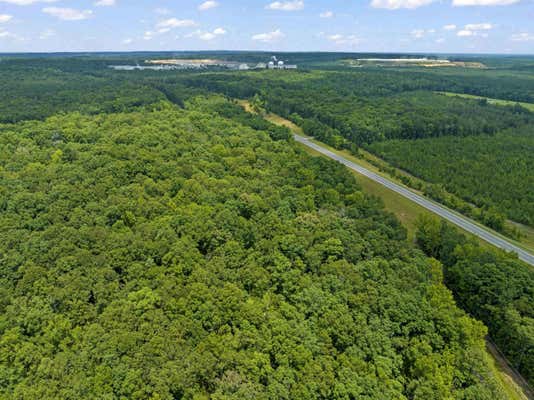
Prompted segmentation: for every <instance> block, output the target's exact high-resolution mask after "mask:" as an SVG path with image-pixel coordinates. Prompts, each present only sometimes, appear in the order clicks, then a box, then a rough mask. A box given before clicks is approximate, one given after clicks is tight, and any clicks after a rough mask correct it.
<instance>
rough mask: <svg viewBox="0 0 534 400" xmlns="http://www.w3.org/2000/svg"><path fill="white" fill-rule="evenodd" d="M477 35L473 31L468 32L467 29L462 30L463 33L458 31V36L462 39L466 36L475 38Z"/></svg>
mask: <svg viewBox="0 0 534 400" xmlns="http://www.w3.org/2000/svg"><path fill="white" fill-rule="evenodd" d="M474 34H475V33H474V32H473V31H468V30H467V29H462V30H461V31H458V33H457V34H456V35H458V36H460V37H466V36H473V35H474Z"/></svg>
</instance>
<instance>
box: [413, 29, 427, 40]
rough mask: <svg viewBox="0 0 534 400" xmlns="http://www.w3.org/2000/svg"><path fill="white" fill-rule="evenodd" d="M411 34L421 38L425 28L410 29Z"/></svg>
mask: <svg viewBox="0 0 534 400" xmlns="http://www.w3.org/2000/svg"><path fill="white" fill-rule="evenodd" d="M412 36H413V37H414V38H416V39H421V38H422V37H423V36H425V30H424V29H414V30H413V31H412Z"/></svg>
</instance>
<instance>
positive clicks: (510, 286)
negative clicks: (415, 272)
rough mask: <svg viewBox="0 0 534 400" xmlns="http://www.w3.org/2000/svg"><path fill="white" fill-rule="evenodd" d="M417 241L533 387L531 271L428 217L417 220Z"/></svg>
mask: <svg viewBox="0 0 534 400" xmlns="http://www.w3.org/2000/svg"><path fill="white" fill-rule="evenodd" d="M417 242H418V243H419V245H420V246H421V248H422V249H423V250H424V251H425V253H426V254H428V255H429V256H431V257H435V258H437V259H438V260H440V261H441V262H442V263H443V265H444V276H445V282H446V284H447V287H449V288H450V289H451V290H452V292H453V293H454V296H455V298H456V299H457V300H458V303H459V304H460V305H461V307H462V308H463V309H464V310H466V311H468V312H469V313H470V314H471V315H472V316H474V317H475V318H477V319H479V320H481V321H483V322H484V323H485V324H486V325H487V326H488V328H489V333H490V335H491V338H492V339H493V340H494V341H495V343H496V344H497V345H498V346H499V348H500V349H501V351H502V352H503V353H504V354H505V355H506V357H507V358H508V360H509V361H510V362H511V363H512V365H513V366H514V367H515V368H517V369H518V370H519V371H520V372H521V374H522V375H523V376H524V377H525V378H526V379H527V380H528V381H529V382H530V384H533V383H534V270H533V269H532V268H531V267H530V266H529V265H527V264H525V263H523V262H521V261H519V260H518V259H517V258H516V257H515V256H511V255H508V254H505V253H503V252H500V251H496V250H495V251H491V250H488V249H487V248H482V247H481V246H480V245H478V244H477V243H476V242H474V241H469V240H467V239H466V237H465V236H464V235H462V234H460V233H459V232H458V231H457V230H456V229H455V228H452V227H451V226H449V225H448V224H446V223H445V222H439V221H438V220H434V219H430V218H422V219H421V220H420V221H419V228H418V232H417Z"/></svg>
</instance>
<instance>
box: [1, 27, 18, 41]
mask: <svg viewBox="0 0 534 400" xmlns="http://www.w3.org/2000/svg"><path fill="white" fill-rule="evenodd" d="M0 39H16V40H24V38H22V37H20V36H18V35H16V34H14V33H11V32H9V31H5V30H3V29H2V28H0Z"/></svg>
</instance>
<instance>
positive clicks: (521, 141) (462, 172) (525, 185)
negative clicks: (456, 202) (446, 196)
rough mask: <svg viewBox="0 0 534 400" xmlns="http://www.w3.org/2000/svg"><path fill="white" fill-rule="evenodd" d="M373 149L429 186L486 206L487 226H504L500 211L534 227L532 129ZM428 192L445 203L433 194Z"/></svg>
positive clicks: (377, 145) (392, 143)
mask: <svg viewBox="0 0 534 400" xmlns="http://www.w3.org/2000/svg"><path fill="white" fill-rule="evenodd" d="M370 149H371V150H372V151H373V152H375V153H377V154H379V155H380V156H381V157H383V158H384V159H386V160H387V161H389V162H390V163H392V164H393V165H395V166H397V167H399V168H402V169H404V170H406V171H408V172H410V173H411V174H413V175H416V176H418V177H420V178H422V179H424V180H426V181H428V182H433V183H441V184H443V186H444V187H445V189H446V190H447V191H449V192H453V193H456V194H458V195H459V196H460V197H462V198H463V199H465V200H466V201H468V202H470V203H473V204H475V205H477V206H479V207H482V208H483V209H485V210H486V211H485V214H486V215H484V216H482V217H483V218H482V219H483V220H484V222H485V223H486V224H487V225H488V226H491V227H493V228H497V229H498V228H499V227H500V226H502V217H499V216H498V213H499V212H500V213H504V214H506V215H507V217H508V218H510V219H512V220H514V221H518V222H522V223H524V224H527V225H530V226H534V173H533V171H534V131H533V129H532V128H531V127H525V128H522V129H519V130H516V131H515V132H513V133H511V132H510V133H503V134H499V135H495V136H482V137H476V138H475V137H468V138H455V137H446V138H439V139H426V140H417V141H387V142H382V143H375V144H373V145H372V146H371V147H370ZM428 194H429V195H431V197H433V198H436V199H438V200H442V198H440V195H439V193H436V192H435V190H434V192H429V193H428ZM492 210H493V211H492ZM495 211H497V213H496V212H495ZM475 217H476V216H475ZM498 230H499V229H498Z"/></svg>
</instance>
